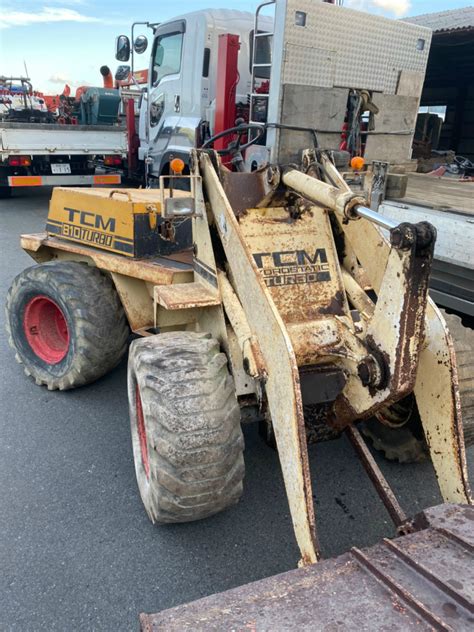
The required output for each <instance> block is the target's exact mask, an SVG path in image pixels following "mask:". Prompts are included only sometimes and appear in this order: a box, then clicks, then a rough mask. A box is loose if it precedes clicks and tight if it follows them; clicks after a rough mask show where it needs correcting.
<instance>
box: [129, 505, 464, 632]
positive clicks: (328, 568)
mask: <svg viewBox="0 0 474 632" xmlns="http://www.w3.org/2000/svg"><path fill="white" fill-rule="evenodd" d="M415 527H418V528H419V529H421V530H419V531H417V532H415V533H411V534H409V535H405V536H402V537H400V538H397V539H395V540H393V541H391V540H383V541H382V542H380V543H379V544H376V545H375V546H373V547H371V548H369V549H365V550H363V551H361V550H359V549H352V550H351V551H350V552H348V553H345V554H344V555H341V556H339V557H337V558H335V559H333V560H326V561H324V562H320V563H319V564H315V565H312V566H308V567H306V568H302V569H298V570H294V571H289V572H287V573H282V574H281V575H276V576H275V577H270V578H268V579H263V580H261V581H258V582H254V583H251V584H247V585H246V586H242V587H240V588H235V589H233V590H229V591H227V592H224V593H220V594H217V595H212V596H210V597H206V598H205V599H200V600H199V601H195V602H192V603H190V604H187V605H183V606H178V607H177V608H172V609H170V610H164V611H163V612H161V613H158V614H151V615H147V614H142V615H140V624H141V630H142V631H143V632H145V631H146V632H158V631H162V630H166V631H167V632H172V631H173V630H176V631H177V630H179V631H180V632H181V631H182V630H193V631H198V630H219V631H226V630H228V631H230V630H259V631H260V630H262V631H263V630H290V629H291V630H331V631H333V630H374V629H383V630H393V631H397V632H398V631H399V630H411V629H413V630H456V631H459V630H472V629H473V627H474V508H472V507H469V506H466V505H458V506H456V505H440V506H438V507H434V508H431V509H428V510H426V511H424V512H423V513H421V514H419V515H418V516H417V517H416V519H415Z"/></svg>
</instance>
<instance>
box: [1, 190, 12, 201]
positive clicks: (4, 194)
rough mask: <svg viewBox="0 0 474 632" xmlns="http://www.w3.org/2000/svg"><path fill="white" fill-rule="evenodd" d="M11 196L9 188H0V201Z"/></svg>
mask: <svg viewBox="0 0 474 632" xmlns="http://www.w3.org/2000/svg"><path fill="white" fill-rule="evenodd" d="M11 196H12V188H11V187H0V200H5V199H7V198H10V197H11Z"/></svg>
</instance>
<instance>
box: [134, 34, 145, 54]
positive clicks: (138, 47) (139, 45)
mask: <svg viewBox="0 0 474 632" xmlns="http://www.w3.org/2000/svg"><path fill="white" fill-rule="evenodd" d="M147 47H148V40H147V38H146V36H145V35H139V36H138V37H136V38H135V41H134V42H133V50H134V51H135V52H136V53H137V55H141V54H142V53H144V52H145V51H146V49H147Z"/></svg>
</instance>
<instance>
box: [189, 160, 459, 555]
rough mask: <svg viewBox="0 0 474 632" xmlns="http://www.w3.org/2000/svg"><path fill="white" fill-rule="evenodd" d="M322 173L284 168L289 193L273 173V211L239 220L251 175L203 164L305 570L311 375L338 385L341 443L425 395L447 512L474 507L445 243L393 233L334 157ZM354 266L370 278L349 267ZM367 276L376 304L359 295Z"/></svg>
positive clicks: (416, 228) (312, 544) (267, 202)
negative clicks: (331, 373) (440, 304)
mask: <svg viewBox="0 0 474 632" xmlns="http://www.w3.org/2000/svg"><path fill="white" fill-rule="evenodd" d="M319 159H320V160H321V161H322V162H323V167H324V173H325V174H326V175H327V179H328V180H329V181H330V182H331V184H329V183H328V182H324V181H322V180H320V179H317V178H316V177H313V176H312V175H310V173H311V169H309V170H307V171H308V172H307V173H303V172H302V171H300V170H299V169H297V168H287V169H286V170H284V171H283V172H282V174H281V179H280V178H279V173H280V172H279V171H278V170H277V169H276V168H275V167H273V168H267V169H266V170H265V169H264V170H263V172H262V171H260V173H259V174H256V175H255V176H254V177H255V178H260V179H266V182H267V183H269V182H272V183H273V184H274V186H273V192H274V196H273V199H272V197H271V196H269V195H268V193H267V195H266V196H265V197H264V199H261V200H260V202H259V203H256V204H254V206H255V208H250V207H249V208H246V209H245V210H244V211H243V212H240V213H237V215H238V216H236V212H235V204H234V207H233V206H232V205H231V203H230V202H229V198H232V199H235V188H236V187H238V186H239V184H238V183H239V180H238V178H243V177H245V178H246V180H245V182H246V185H245V186H248V185H249V179H248V178H249V176H251V174H245V175H243V174H230V173H229V172H225V171H224V170H223V168H222V167H220V165H219V163H218V158H217V157H215V160H211V158H210V156H209V155H208V154H206V153H201V154H200V169H201V173H202V176H203V182H204V186H205V191H206V194H207V199H208V202H209V205H210V209H211V216H212V217H211V222H212V223H214V225H215V227H216V229H217V232H218V234H219V237H220V241H221V242H222V246H223V249H224V252H225V269H226V273H227V274H226V275H225V276H226V283H229V281H230V282H231V284H232V288H233V290H234V291H235V294H236V297H237V299H238V302H239V304H240V305H241V308H242V311H241V318H245V321H246V322H245V327H246V328H248V330H249V332H251V335H252V337H253V339H254V340H256V341H257V344H258V349H259V353H260V354H261V358H262V362H263V372H262V375H264V376H265V379H264V380H261V382H263V381H264V384H262V386H263V389H264V393H265V399H266V403H267V406H268V411H269V416H270V417H271V423H272V426H273V431H274V435H275V439H276V444H277V447H278V453H279V457H280V463H281V467H282V473H283V478H284V483H285V487H286V491H287V496H288V502H289V506H290V510H291V516H292V520H293V526H294V530H295V534H296V539H297V541H298V545H299V547H300V551H301V558H302V559H301V563H302V564H308V563H312V562H315V561H316V560H317V559H318V557H319V552H318V545H317V537H316V530H315V516H314V508H313V501H312V490H311V479H310V472H309V465H308V453H307V441H306V432H305V420H304V415H303V403H306V402H303V397H302V384H303V382H304V380H305V379H306V377H307V375H308V374H310V375H312V374H317V375H321V374H323V373H324V371H328V367H332V369H334V370H336V371H339V377H340V378H341V379H340V380H339V389H338V392H337V393H336V394H335V396H334V398H333V401H332V402H331V403H330V406H329V410H328V415H327V424H328V425H330V426H331V427H333V428H335V429H336V430H338V431H342V430H344V429H346V428H350V430H351V433H357V431H356V430H355V428H354V427H353V424H354V423H355V422H357V421H358V420H361V419H364V418H367V417H370V416H372V415H374V414H375V413H376V412H377V411H378V410H380V409H382V408H383V407H387V406H390V405H391V404H394V403H395V402H397V401H399V400H401V399H403V398H404V397H406V396H408V395H409V394H411V393H413V392H415V395H416V400H417V404H418V410H419V412H420V417H421V421H422V424H423V429H424V432H425V435H426V439H427V442H428V445H429V448H430V453H431V457H432V461H433V465H434V468H435V472H436V476H437V478H438V482H439V486H440V490H441V493H442V496H443V498H444V500H445V501H449V502H465V503H470V502H471V498H470V491H469V486H468V481H467V474H466V464H465V456H464V447H463V437H462V428H461V422H460V410H459V402H458V391H457V382H456V367H455V358H454V355H453V352H452V344H451V341H450V337H449V333H448V332H447V330H446V327H445V324H444V322H443V320H442V318H441V316H440V314H439V312H438V311H437V310H436V308H435V306H434V305H433V304H432V303H431V302H430V301H429V298H428V279H429V274H430V269H431V260H432V256H433V249H434V243H435V239H436V234H435V230H434V228H433V227H432V226H431V225H429V224H427V223H422V224H416V225H411V224H401V225H396V224H394V223H389V222H387V221H386V220H385V219H383V218H381V217H380V216H378V215H377V214H376V213H374V212H373V211H371V210H370V209H367V208H366V206H365V200H364V199H363V198H361V197H360V196H358V195H356V194H355V193H353V192H352V191H351V190H350V189H349V188H348V186H347V184H346V183H345V182H344V180H343V179H342V177H341V176H340V174H339V172H338V171H337V170H336V169H335V167H334V166H333V164H332V163H331V161H330V160H329V159H328V158H327V157H326V156H324V155H323V156H321V157H319ZM216 161H217V162H216ZM216 164H217V167H216ZM276 174H277V175H276ZM279 179H280V182H279V184H278V185H275V180H279ZM242 182H243V180H242ZM290 200H291V204H290V203H289V201H290ZM295 200H296V201H295ZM249 201H250V200H249ZM295 208H298V209H299V210H297V211H296V212H295ZM377 224H378V225H379V226H382V227H383V228H385V229H387V230H388V231H389V239H387V238H386V237H385V236H384V234H383V233H382V231H381V230H380V228H379V226H377ZM336 241H337V242H338V244H339V246H338V248H336ZM341 243H342V244H343V245H342V246H341ZM341 249H342V250H344V252H342V251H341ZM336 251H338V252H336ZM318 253H319V254H318ZM318 256H319V259H318ZM347 261H352V262H355V264H354V265H357V266H359V264H360V266H362V268H363V270H364V271H363V272H361V270H360V269H358V270H354V266H352V269H351V268H350V267H349V266H347V265H346V266H345V265H344V264H345V263H346V262H347ZM221 274H222V272H221ZM364 274H365V275H366V278H367V279H368V280H369V282H370V285H371V287H372V288H373V290H374V292H375V295H376V301H375V302H374V301H373V300H372V299H370V298H369V296H368V294H367V293H366V292H365V291H364V288H363V287H361V286H360V285H359V282H360V276H361V275H364ZM327 279H330V280H331V283H332V284H333V285H332V286H331V287H332V290H334V293H333V295H332V296H331V290H328V289H327V287H326V286H325V280H327ZM334 284H335V285H334ZM301 291H302V292H303V294H301ZM328 292H329V294H328ZM323 295H324V300H323V299H322V298H321V297H322V296H323ZM298 301H299V302H300V303H299V304H298ZM318 301H319V305H318ZM321 301H322V302H323V304H321ZM296 305H298V308H296ZM224 307H225V301H224ZM353 307H356V308H357V311H358V312H359V315H360V316H361V319H360V322H359V323H357V319H355V320H354V318H353V316H354V311H355V310H354V309H351V308H353ZM234 318H235V314H234ZM243 354H244V360H245V351H243ZM247 364H248V363H247ZM313 384H319V385H320V384H321V382H316V383H313ZM317 388H318V387H317V386H315V387H314V388H313V391H312V392H313V393H316V389H317ZM336 390H337V389H336ZM314 397H315V398H316V399H315V401H316V400H317V395H316V396H314ZM326 399H328V398H326ZM357 434H358V433H357ZM379 474H380V473H379Z"/></svg>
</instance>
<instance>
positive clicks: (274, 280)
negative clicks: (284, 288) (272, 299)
mask: <svg viewBox="0 0 474 632" xmlns="http://www.w3.org/2000/svg"><path fill="white" fill-rule="evenodd" d="M253 257H254V259H255V263H256V264H257V266H258V267H259V268H260V270H261V272H262V275H263V279H264V281H265V284H266V285H267V286H268V287H277V286H280V285H301V284H304V283H319V282H321V281H330V280H331V275H330V273H329V263H328V257H327V254H326V249H325V248H316V250H315V252H314V254H313V255H312V254H309V253H308V252H307V251H306V250H280V251H277V252H257V253H254V255H253Z"/></svg>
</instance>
